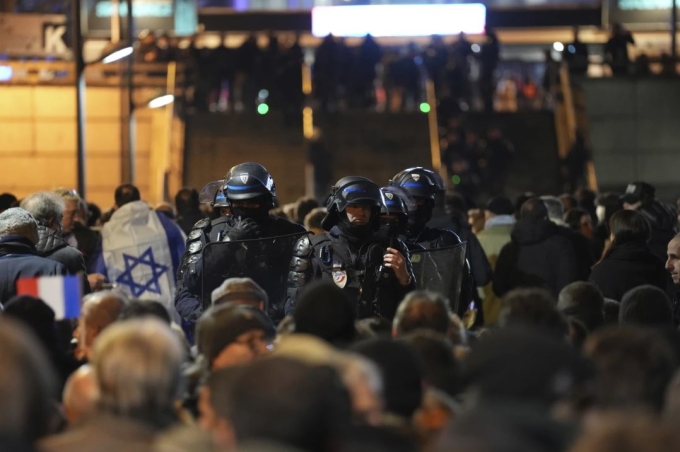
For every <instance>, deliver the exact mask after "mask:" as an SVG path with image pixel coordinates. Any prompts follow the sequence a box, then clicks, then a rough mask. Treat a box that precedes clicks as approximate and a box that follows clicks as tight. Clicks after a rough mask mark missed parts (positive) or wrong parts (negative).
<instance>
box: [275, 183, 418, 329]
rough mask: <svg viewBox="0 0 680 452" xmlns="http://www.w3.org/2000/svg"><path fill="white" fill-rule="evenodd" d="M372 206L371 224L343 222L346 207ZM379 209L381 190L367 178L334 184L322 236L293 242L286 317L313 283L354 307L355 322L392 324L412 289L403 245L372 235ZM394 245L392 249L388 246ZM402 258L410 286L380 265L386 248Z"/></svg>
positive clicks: (406, 253) (407, 256)
mask: <svg viewBox="0 0 680 452" xmlns="http://www.w3.org/2000/svg"><path fill="white" fill-rule="evenodd" d="M355 203H356V204H369V205H371V220H370V224H369V225H366V226H359V227H358V226H352V225H350V224H349V221H348V220H347V219H346V218H347V217H346V213H345V208H346V207H347V206H348V205H349V204H355ZM381 207H384V200H383V197H382V194H381V192H380V188H379V187H378V186H377V185H376V184H374V183H373V182H372V181H370V180H369V179H366V178H363V177H358V176H353V177H346V178H343V179H341V180H340V181H338V183H337V184H336V186H335V187H333V192H332V194H331V196H330V197H329V200H328V215H327V216H326V218H324V220H323V222H322V227H323V228H324V229H325V230H327V231H328V233H326V234H317V235H313V236H306V237H303V238H301V239H300V240H298V242H297V243H296V245H295V250H294V252H293V258H292V260H291V264H290V273H289V279H288V281H289V289H288V297H287V301H286V313H287V314H288V313H290V312H291V311H292V310H293V308H294V306H295V300H296V296H297V294H298V292H299V291H300V289H302V288H303V287H304V286H305V285H307V284H309V283H310V282H312V281H318V280H327V281H333V282H334V283H335V284H336V285H337V286H338V287H340V288H342V289H343V290H344V291H345V292H346V293H347V295H348V297H349V298H350V300H352V302H353V303H354V308H355V312H356V314H357V318H359V319H362V318H368V317H383V318H386V319H392V318H393V317H394V314H395V313H396V310H397V306H398V305H399V303H400V302H401V300H402V299H403V298H404V296H405V295H406V294H407V293H408V292H410V291H411V290H414V289H415V283H414V278H413V271H412V270H411V267H410V261H409V254H408V250H407V248H406V246H405V245H404V244H403V243H402V242H400V241H398V240H396V241H393V242H392V243H390V241H389V240H387V239H385V238H383V237H381V236H379V235H377V234H376V232H377V230H378V228H379V226H380V219H379V213H380V209H381ZM392 245H394V246H392ZM388 247H392V248H395V249H398V250H399V251H400V253H401V254H402V255H403V256H404V258H405V260H406V265H407V271H408V273H409V275H410V281H409V284H408V285H406V286H402V285H400V283H399V281H398V279H397V277H396V275H395V273H394V271H393V270H392V269H390V268H389V267H384V266H383V258H384V255H385V254H386V253H387V248H388Z"/></svg>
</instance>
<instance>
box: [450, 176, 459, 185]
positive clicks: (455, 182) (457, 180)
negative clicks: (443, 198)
mask: <svg viewBox="0 0 680 452" xmlns="http://www.w3.org/2000/svg"><path fill="white" fill-rule="evenodd" d="M451 182H453V185H458V184H460V176H459V175H458V174H454V175H453V176H451Z"/></svg>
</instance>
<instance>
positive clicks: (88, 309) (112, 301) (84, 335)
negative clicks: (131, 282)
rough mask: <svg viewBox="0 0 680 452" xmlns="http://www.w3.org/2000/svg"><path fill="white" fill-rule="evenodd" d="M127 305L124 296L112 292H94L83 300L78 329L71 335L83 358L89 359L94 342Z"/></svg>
mask: <svg viewBox="0 0 680 452" xmlns="http://www.w3.org/2000/svg"><path fill="white" fill-rule="evenodd" d="M127 303H128V300H127V297H125V295H123V294H122V293H120V292H114V291H102V292H95V293H92V294H89V295H86V296H85V297H84V298H83V304H82V306H81V308H80V317H79V318H78V327H77V328H76V330H75V331H74V333H73V335H74V337H75V338H76V341H77V342H78V353H79V354H80V355H82V357H83V358H87V359H89V358H90V356H91V354H92V347H93V345H94V340H95V339H96V338H97V337H98V336H99V335H100V334H101V333H102V331H104V329H106V328H107V327H108V326H109V325H111V324H112V323H114V322H115V321H116V320H118V317H119V316H120V313H121V311H122V310H123V308H124V307H125V305H126V304H127Z"/></svg>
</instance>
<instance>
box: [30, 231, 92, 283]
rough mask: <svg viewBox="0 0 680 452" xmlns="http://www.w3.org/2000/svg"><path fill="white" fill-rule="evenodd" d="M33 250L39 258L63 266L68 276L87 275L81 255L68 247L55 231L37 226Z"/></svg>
mask: <svg viewBox="0 0 680 452" xmlns="http://www.w3.org/2000/svg"><path fill="white" fill-rule="evenodd" d="M35 248H36V249H37V250H38V255H39V256H40V257H45V258H47V259H51V260H53V261H57V262H61V263H62V264H64V267H66V270H67V271H68V274H69V275H75V274H77V273H83V274H86V273H87V268H86V267H85V259H84V258H83V255H82V253H81V252H80V251H78V249H77V248H74V247H72V246H71V245H69V244H68V242H66V239H65V238H64V237H63V236H62V235H61V234H59V233H58V232H57V231H54V230H52V229H50V228H47V227H45V226H38V243H37V244H36V245H35Z"/></svg>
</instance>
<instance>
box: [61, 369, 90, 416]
mask: <svg viewBox="0 0 680 452" xmlns="http://www.w3.org/2000/svg"><path fill="white" fill-rule="evenodd" d="M98 397H99V392H98V389H97V382H96V381H95V377H94V374H93V372H92V367H91V366H89V365H84V366H81V367H80V368H79V369H78V370H76V371H75V372H73V373H72V374H71V376H70V377H69V378H68V380H67V381H66V386H64V393H63V397H62V400H63V401H64V414H65V415H66V420H67V421H68V423H69V424H70V425H75V424H78V423H79V422H81V421H83V420H84V419H86V418H87V417H88V416H89V415H91V414H92V413H93V412H94V409H95V407H96V404H97V398H98Z"/></svg>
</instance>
